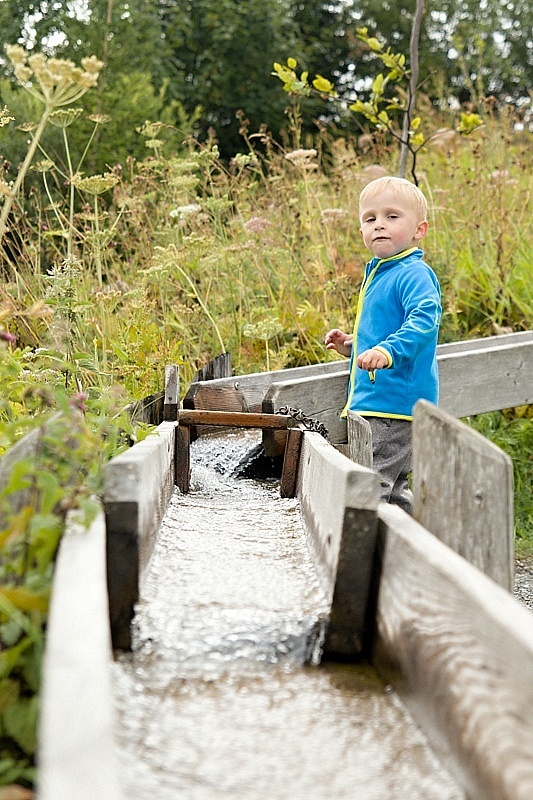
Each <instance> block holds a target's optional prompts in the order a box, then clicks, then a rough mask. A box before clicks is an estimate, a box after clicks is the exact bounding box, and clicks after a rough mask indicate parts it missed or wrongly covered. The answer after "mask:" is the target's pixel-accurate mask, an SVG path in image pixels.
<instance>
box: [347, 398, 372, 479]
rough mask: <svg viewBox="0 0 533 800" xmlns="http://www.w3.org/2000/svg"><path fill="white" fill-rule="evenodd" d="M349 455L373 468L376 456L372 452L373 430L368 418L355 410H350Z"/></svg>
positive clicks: (348, 424)
mask: <svg viewBox="0 0 533 800" xmlns="http://www.w3.org/2000/svg"><path fill="white" fill-rule="evenodd" d="M347 428H348V457H349V458H351V459H352V461H355V462H356V464H361V466H362V467H368V468H369V469H372V466H373V463H374V457H373V454H372V431H371V429H370V425H369V423H368V420H366V419H364V418H363V417H360V416H359V414H356V413H355V411H348V418H347Z"/></svg>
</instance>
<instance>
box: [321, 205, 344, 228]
mask: <svg viewBox="0 0 533 800" xmlns="http://www.w3.org/2000/svg"><path fill="white" fill-rule="evenodd" d="M347 213H348V212H347V211H346V210H345V209H344V208H325V209H324V210H323V211H322V217H321V220H320V221H321V222H322V224H323V225H331V224H333V223H335V222H338V221H340V220H342V219H344V218H345V217H346V215H347Z"/></svg>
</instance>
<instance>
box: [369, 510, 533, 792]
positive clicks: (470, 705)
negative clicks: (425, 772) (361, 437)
mask: <svg viewBox="0 0 533 800" xmlns="http://www.w3.org/2000/svg"><path fill="white" fill-rule="evenodd" d="M379 518H380V525H379V530H378V546H377V556H378V557H377V568H376V575H375V587H374V589H375V594H374V597H375V602H376V613H375V619H376V627H375V639H374V645H373V663H374V665H375V666H376V668H377V669H378V671H379V672H380V673H381V674H382V676H383V677H384V679H385V680H386V681H387V682H388V683H390V684H391V685H392V686H393V687H394V688H395V689H396V690H397V691H398V693H399V694H400V696H401V697H402V699H403V700H404V702H405V704H406V705H407V707H408V710H409V711H410V712H411V714H412V715H413V717H414V718H415V720H416V721H417V723H418V724H419V725H420V727H421V728H422V730H424V732H425V733H426V735H427V736H428V737H429V740H430V742H431V744H432V746H433V748H434V750H435V752H436V753H437V755H439V756H440V758H441V760H442V762H443V764H444V766H446V767H447V768H448V770H449V771H450V772H452V774H454V775H455V777H456V778H457V780H458V781H459V783H460V784H461V785H462V786H463V787H464V788H465V791H466V793H467V794H468V797H469V798H470V799H471V800H530V798H531V797H533V758H532V753H533V715H532V714H531V709H532V708H533V614H532V613H531V611H529V610H528V609H527V608H525V607H524V606H523V605H522V604H521V603H520V602H518V601H517V600H516V599H515V598H514V597H513V596H512V595H511V594H510V593H509V592H507V591H505V590H504V589H503V588H502V587H500V586H498V585H497V584H496V583H495V582H494V581H492V580H491V579H490V578H488V577H486V576H485V575H483V573H481V572H480V571H479V570H478V569H476V568H475V567H473V566H472V565H471V564H469V563H468V562H467V561H466V560H465V559H463V558H461V556H459V555H458V554H457V553H455V552H454V551H453V550H451V549H450V548H448V547H447V546H446V545H444V544H443V543H442V542H440V541H439V540H438V539H437V538H436V537H435V536H433V535H432V534H431V533H429V532H428V531H426V530H424V528H423V527H422V526H421V525H419V524H418V523H417V522H416V521H415V520H413V519H412V518H411V517H409V516H408V515H407V514H405V513H404V512H403V511H402V510H401V509H400V508H398V507H395V506H392V505H388V504H385V503H382V504H380V506H379Z"/></svg>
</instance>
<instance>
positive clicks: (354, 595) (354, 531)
mask: <svg viewBox="0 0 533 800" xmlns="http://www.w3.org/2000/svg"><path fill="white" fill-rule="evenodd" d="M297 496H298V498H299V500H300V506H301V514H302V519H303V523H304V527H305V530H306V532H307V536H308V538H309V544H310V547H311V550H312V551H313V552H314V553H315V557H316V563H317V567H318V570H319V572H320V574H321V577H322V580H323V585H324V587H325V589H326V592H327V593H328V596H329V597H330V598H331V612H330V617H329V621H328V626H327V632H326V640H325V645H324V650H325V652H326V653H327V654H329V655H335V656H341V657H351V658H353V657H354V656H358V655H360V654H361V653H362V650H363V647H364V637H365V620H366V612H367V603H368V593H369V586H370V577H371V574H372V563H373V557H374V545H375V537H376V527H377V516H376V509H377V505H378V501H379V479H378V476H377V474H376V473H375V472H373V471H372V470H369V469H366V468H365V467H361V466H359V465H357V464H354V463H353V462H352V461H350V460H349V459H348V458H346V457H345V456H343V455H342V454H341V453H339V452H338V451H337V450H335V448H334V447H332V446H331V445H330V444H328V442H326V440H325V439H324V438H323V437H322V436H321V435H320V434H318V433H314V432H306V433H305V434H304V437H303V442H302V452H301V456H300V468H299V471H298V484H297Z"/></svg>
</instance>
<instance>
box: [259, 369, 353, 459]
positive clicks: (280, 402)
mask: <svg viewBox="0 0 533 800" xmlns="http://www.w3.org/2000/svg"><path fill="white" fill-rule="evenodd" d="M347 380H348V378H347V373H345V372H341V371H338V372H334V373H333V374H329V373H324V374H320V375H312V376H311V377H308V378H296V379H294V378H292V379H290V380H278V381H275V382H274V383H272V384H271V385H270V387H269V388H268V390H267V392H266V393H265V396H264V399H263V411H264V412H266V413H269V414H272V413H274V411H276V410H277V409H278V408H283V406H293V407H294V408H299V409H301V410H302V411H303V412H304V414H305V415H306V416H308V417H312V418H313V419H317V420H319V421H320V422H322V423H323V424H324V425H325V426H326V428H327V429H328V434H329V441H330V442H331V443H332V444H337V443H338V442H345V441H346V440H347V432H346V420H345V419H341V418H340V416H339V415H340V412H341V411H342V406H343V404H344V403H345V402H346V387H347ZM332 397H337V398H339V399H340V398H341V397H342V400H341V405H337V403H336V402H333V403H332Z"/></svg>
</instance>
